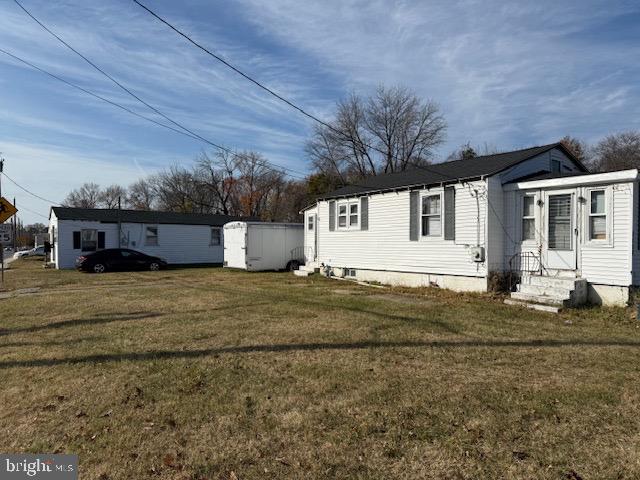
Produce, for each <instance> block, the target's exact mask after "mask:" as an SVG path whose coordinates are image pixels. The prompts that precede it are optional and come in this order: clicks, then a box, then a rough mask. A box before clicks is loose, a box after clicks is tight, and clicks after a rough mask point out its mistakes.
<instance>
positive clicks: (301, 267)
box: [299, 265, 320, 273]
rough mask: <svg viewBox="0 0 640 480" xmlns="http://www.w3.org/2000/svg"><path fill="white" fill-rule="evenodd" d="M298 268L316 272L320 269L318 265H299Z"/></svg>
mask: <svg viewBox="0 0 640 480" xmlns="http://www.w3.org/2000/svg"><path fill="white" fill-rule="evenodd" d="M299 270H304V271H305V272H311V273H318V272H319V271H320V267H316V266H315V265H300V268H299Z"/></svg>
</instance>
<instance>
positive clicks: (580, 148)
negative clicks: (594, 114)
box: [560, 135, 589, 164]
mask: <svg viewBox="0 0 640 480" xmlns="http://www.w3.org/2000/svg"><path fill="white" fill-rule="evenodd" d="M560 143H561V144H562V145H563V146H564V147H565V148H566V149H567V150H569V151H570V152H571V153H572V154H573V156H574V157H576V158H577V159H578V160H579V161H580V162H583V163H585V164H586V163H589V157H588V152H589V146H588V145H587V144H586V142H584V141H582V140H580V139H579V138H576V137H572V136H571V135H565V136H564V137H562V138H561V139H560Z"/></svg>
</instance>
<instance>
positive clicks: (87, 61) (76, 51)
mask: <svg viewBox="0 0 640 480" xmlns="http://www.w3.org/2000/svg"><path fill="white" fill-rule="evenodd" d="M13 1H14V3H15V4H16V5H18V6H19V7H20V8H21V9H22V10H23V11H24V12H25V13H26V14H27V15H28V16H29V17H30V18H31V19H32V20H33V21H34V22H36V23H37V24H38V25H40V27H42V28H43V29H44V30H45V31H46V32H47V33H49V34H50V35H52V36H53V37H54V38H55V39H56V40H58V41H59V42H60V43H62V44H63V45H64V46H65V47H67V48H68V49H69V50H71V51H72V52H73V53H75V54H76V55H78V56H79V57H80V58H82V59H83V60H84V61H85V62H86V63H88V64H89V65H91V66H92V67H93V68H94V69H95V70H97V71H98V72H100V73H101V74H102V75H104V76H105V77H106V78H108V79H109V80H110V81H111V82H112V83H114V84H115V85H116V86H118V87H119V88H120V89H122V90H123V91H124V92H126V93H127V94H129V95H130V96H131V97H133V98H134V99H135V100H137V101H138V102H140V103H142V104H143V105H144V106H146V107H147V108H149V109H151V110H152V111H154V112H155V113H157V114H158V115H160V116H161V117H163V118H165V119H166V120H168V121H169V122H171V123H172V124H174V125H176V126H177V127H179V128H181V129H182V130H184V131H185V132H187V133H188V134H189V135H190V136H191V137H194V138H197V139H199V140H201V141H203V142H205V143H207V144H209V145H211V146H213V147H215V148H218V149H220V150H222V151H225V152H227V153H230V154H234V152H233V151H232V150H231V149H229V148H227V147H224V146H222V145H219V144H217V143H215V142H212V141H211V140H208V139H207V138H204V137H202V136H201V135H199V134H197V133H195V132H194V131H192V130H190V129H188V128H187V127H185V126H184V125H182V124H181V123H179V122H177V121H175V120H173V119H172V118H171V117H169V116H168V115H166V114H164V113H162V112H161V111H160V110H158V109H157V108H155V107H154V106H153V105H151V104H149V103H148V102H146V101H144V100H143V99H142V98H140V97H139V96H138V95H136V94H135V93H134V92H132V91H131V90H130V89H128V88H127V87H125V86H124V85H123V84H122V83H120V82H119V81H118V80H116V79H115V78H114V77H113V76H112V75H110V74H109V73H107V72H106V71H105V70H103V69H102V68H100V67H99V66H98V65H96V64H95V63H94V62H92V61H91V60H90V59H89V58H87V57H86V56H85V55H83V54H82V53H80V52H79V51H78V50H76V49H75V48H74V47H73V46H72V45H70V44H69V43H67V42H66V41H65V40H64V39H63V38H61V37H60V36H59V35H57V34H56V33H55V32H53V31H52V30H51V29H49V28H48V27H47V26H46V25H45V24H44V23H42V22H41V21H40V20H38V19H37V18H36V17H35V16H34V15H33V14H32V13H31V12H29V10H27V9H26V8H25V7H24V6H23V5H22V4H21V3H20V2H19V1H18V0H13ZM156 123H157V122H156ZM161 125H163V124H161ZM269 163H271V164H272V165H273V166H275V167H277V168H278V169H281V170H286V171H291V172H295V173H298V174H301V175H306V174H305V173H303V172H300V171H297V170H294V169H291V168H288V167H284V166H282V165H278V164H275V163H273V162H269ZM269 168H271V167H269ZM272 169H273V168H272ZM274 170H275V169H274ZM290 176H292V177H294V176H293V175H290Z"/></svg>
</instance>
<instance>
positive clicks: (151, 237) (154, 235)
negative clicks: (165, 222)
mask: <svg viewBox="0 0 640 480" xmlns="http://www.w3.org/2000/svg"><path fill="white" fill-rule="evenodd" d="M144 238H145V240H144V244H145V245H147V246H150V247H153V246H156V245H158V226H157V225H154V226H147V227H145V236H144Z"/></svg>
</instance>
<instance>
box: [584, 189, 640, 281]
mask: <svg viewBox="0 0 640 480" xmlns="http://www.w3.org/2000/svg"><path fill="white" fill-rule="evenodd" d="M607 189H608V190H609V195H608V196H607V198H608V199H610V200H609V201H610V207H608V209H607V211H608V212H611V215H610V217H611V218H609V219H608V220H607V225H608V228H609V232H610V234H609V235H608V239H607V240H606V241H604V242H602V241H600V242H597V241H589V240H588V236H587V235H588V232H587V231H586V228H585V233H584V237H583V238H584V240H585V241H584V244H583V245H582V246H581V250H580V252H581V253H580V256H581V257H582V258H581V259H580V260H581V263H582V267H581V270H582V276H583V277H584V278H586V279H587V280H588V281H589V282H593V283H602V284H605V285H630V284H631V269H632V251H633V235H632V225H633V195H632V193H633V185H632V184H630V183H620V184H616V185H611V186H609V187H607ZM584 190H585V191H583V192H582V195H583V196H585V198H587V200H588V197H587V195H588V190H587V189H584ZM593 190H597V189H596V188H594V189H593ZM590 207H591V206H590V204H589V203H587V204H585V205H583V209H584V210H585V212H584V213H585V214H587V213H588V211H589V210H590ZM587 216H588V215H585V217H587Z"/></svg>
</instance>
